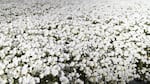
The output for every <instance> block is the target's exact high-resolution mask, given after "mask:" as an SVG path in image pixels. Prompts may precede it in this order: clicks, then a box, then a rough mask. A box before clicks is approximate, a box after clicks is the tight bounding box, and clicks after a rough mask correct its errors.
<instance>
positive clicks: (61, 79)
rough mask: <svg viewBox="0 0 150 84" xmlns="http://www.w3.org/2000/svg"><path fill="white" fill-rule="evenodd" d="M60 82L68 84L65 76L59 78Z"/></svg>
mask: <svg viewBox="0 0 150 84" xmlns="http://www.w3.org/2000/svg"><path fill="white" fill-rule="evenodd" d="M60 81H61V83H62V84H69V80H68V78H67V77H65V76H61V77H60Z"/></svg>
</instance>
